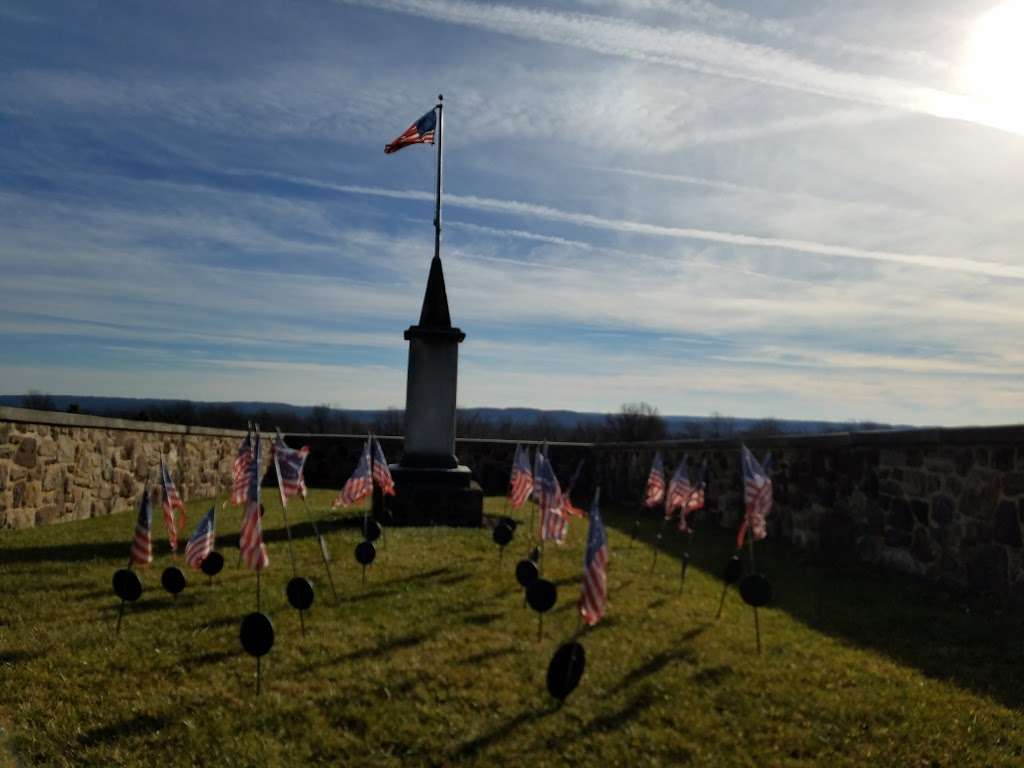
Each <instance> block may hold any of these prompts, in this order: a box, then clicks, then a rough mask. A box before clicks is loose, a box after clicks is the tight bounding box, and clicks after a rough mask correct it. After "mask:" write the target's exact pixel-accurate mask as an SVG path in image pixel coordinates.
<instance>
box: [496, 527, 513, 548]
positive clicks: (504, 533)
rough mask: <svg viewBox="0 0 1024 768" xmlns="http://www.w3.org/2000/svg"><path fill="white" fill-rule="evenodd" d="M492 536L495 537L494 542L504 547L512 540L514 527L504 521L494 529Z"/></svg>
mask: <svg viewBox="0 0 1024 768" xmlns="http://www.w3.org/2000/svg"><path fill="white" fill-rule="evenodd" d="M491 538H492V539H494V543H495V544H497V545H498V546H499V547H504V546H505V545H507V544H508V543H509V542H510V541H512V529H511V528H510V527H509V526H508V525H506V524H505V523H502V524H501V525H499V526H497V527H496V528H495V529H494V533H493V534H491Z"/></svg>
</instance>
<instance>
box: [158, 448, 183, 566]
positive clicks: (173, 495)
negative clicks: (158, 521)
mask: <svg viewBox="0 0 1024 768" xmlns="http://www.w3.org/2000/svg"><path fill="white" fill-rule="evenodd" d="M160 484H161V485H162V486H163V491H164V493H163V496H164V501H163V508H164V525H165V526H167V539H168V541H170V543H171V552H177V551H178V522H177V519H176V516H175V514H174V510H176V509H177V510H179V511H180V512H181V524H182V525H183V526H184V525H185V502H183V501H182V500H181V496H180V494H179V493H178V489H177V488H175V487H174V481H173V480H172V479H171V473H170V470H168V469H167V465H166V464H164V461H163V459H161V460H160Z"/></svg>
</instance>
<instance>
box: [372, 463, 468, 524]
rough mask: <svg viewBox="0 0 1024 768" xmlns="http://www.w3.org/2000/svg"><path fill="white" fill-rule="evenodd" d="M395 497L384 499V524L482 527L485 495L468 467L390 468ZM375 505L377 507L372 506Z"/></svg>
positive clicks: (380, 517) (382, 520)
mask: <svg viewBox="0 0 1024 768" xmlns="http://www.w3.org/2000/svg"><path fill="white" fill-rule="evenodd" d="M390 469H391V477H392V478H393V479H394V481H395V494H396V495H394V496H386V497H384V499H383V507H384V508H383V510H382V512H383V515H382V516H381V514H380V513H379V512H378V511H377V510H376V509H375V510H374V512H375V514H377V515H378V519H380V521H381V522H382V523H384V524H385V525H452V526H461V527H472V528H479V527H480V526H481V525H482V524H483V516H484V492H483V489H482V488H481V487H480V485H479V483H476V482H474V480H473V478H472V475H471V473H470V471H469V467H465V466H462V465H461V464H460V465H459V466H457V467H455V468H454V469H429V468H412V467H403V466H401V465H400V464H392V465H391V466H390ZM375 506H376V505H375Z"/></svg>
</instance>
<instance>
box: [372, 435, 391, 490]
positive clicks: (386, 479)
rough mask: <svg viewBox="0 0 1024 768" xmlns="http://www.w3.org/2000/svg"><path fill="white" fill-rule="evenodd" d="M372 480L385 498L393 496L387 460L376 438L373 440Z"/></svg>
mask: <svg viewBox="0 0 1024 768" xmlns="http://www.w3.org/2000/svg"><path fill="white" fill-rule="evenodd" d="M373 479H374V481H375V482H376V483H377V487H378V488H380V492H381V493H383V494H384V495H385V496H394V495H395V481H394V480H393V479H392V478H391V469H390V468H389V467H388V460H387V459H386V458H384V449H383V448H381V447H380V440H378V439H377V438H376V437H375V438H373Z"/></svg>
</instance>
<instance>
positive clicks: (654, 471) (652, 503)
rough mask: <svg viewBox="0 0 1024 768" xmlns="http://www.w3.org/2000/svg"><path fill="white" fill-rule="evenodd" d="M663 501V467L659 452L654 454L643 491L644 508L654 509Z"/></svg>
mask: <svg viewBox="0 0 1024 768" xmlns="http://www.w3.org/2000/svg"><path fill="white" fill-rule="evenodd" d="M664 500H665V465H664V464H662V462H661V451H658V452H656V453H655V454H654V461H653V462H651V472H650V474H649V475H648V476H647V487H646V488H645V489H644V506H645V507H656V506H658V505H659V504H661V502H663V501H664Z"/></svg>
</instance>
